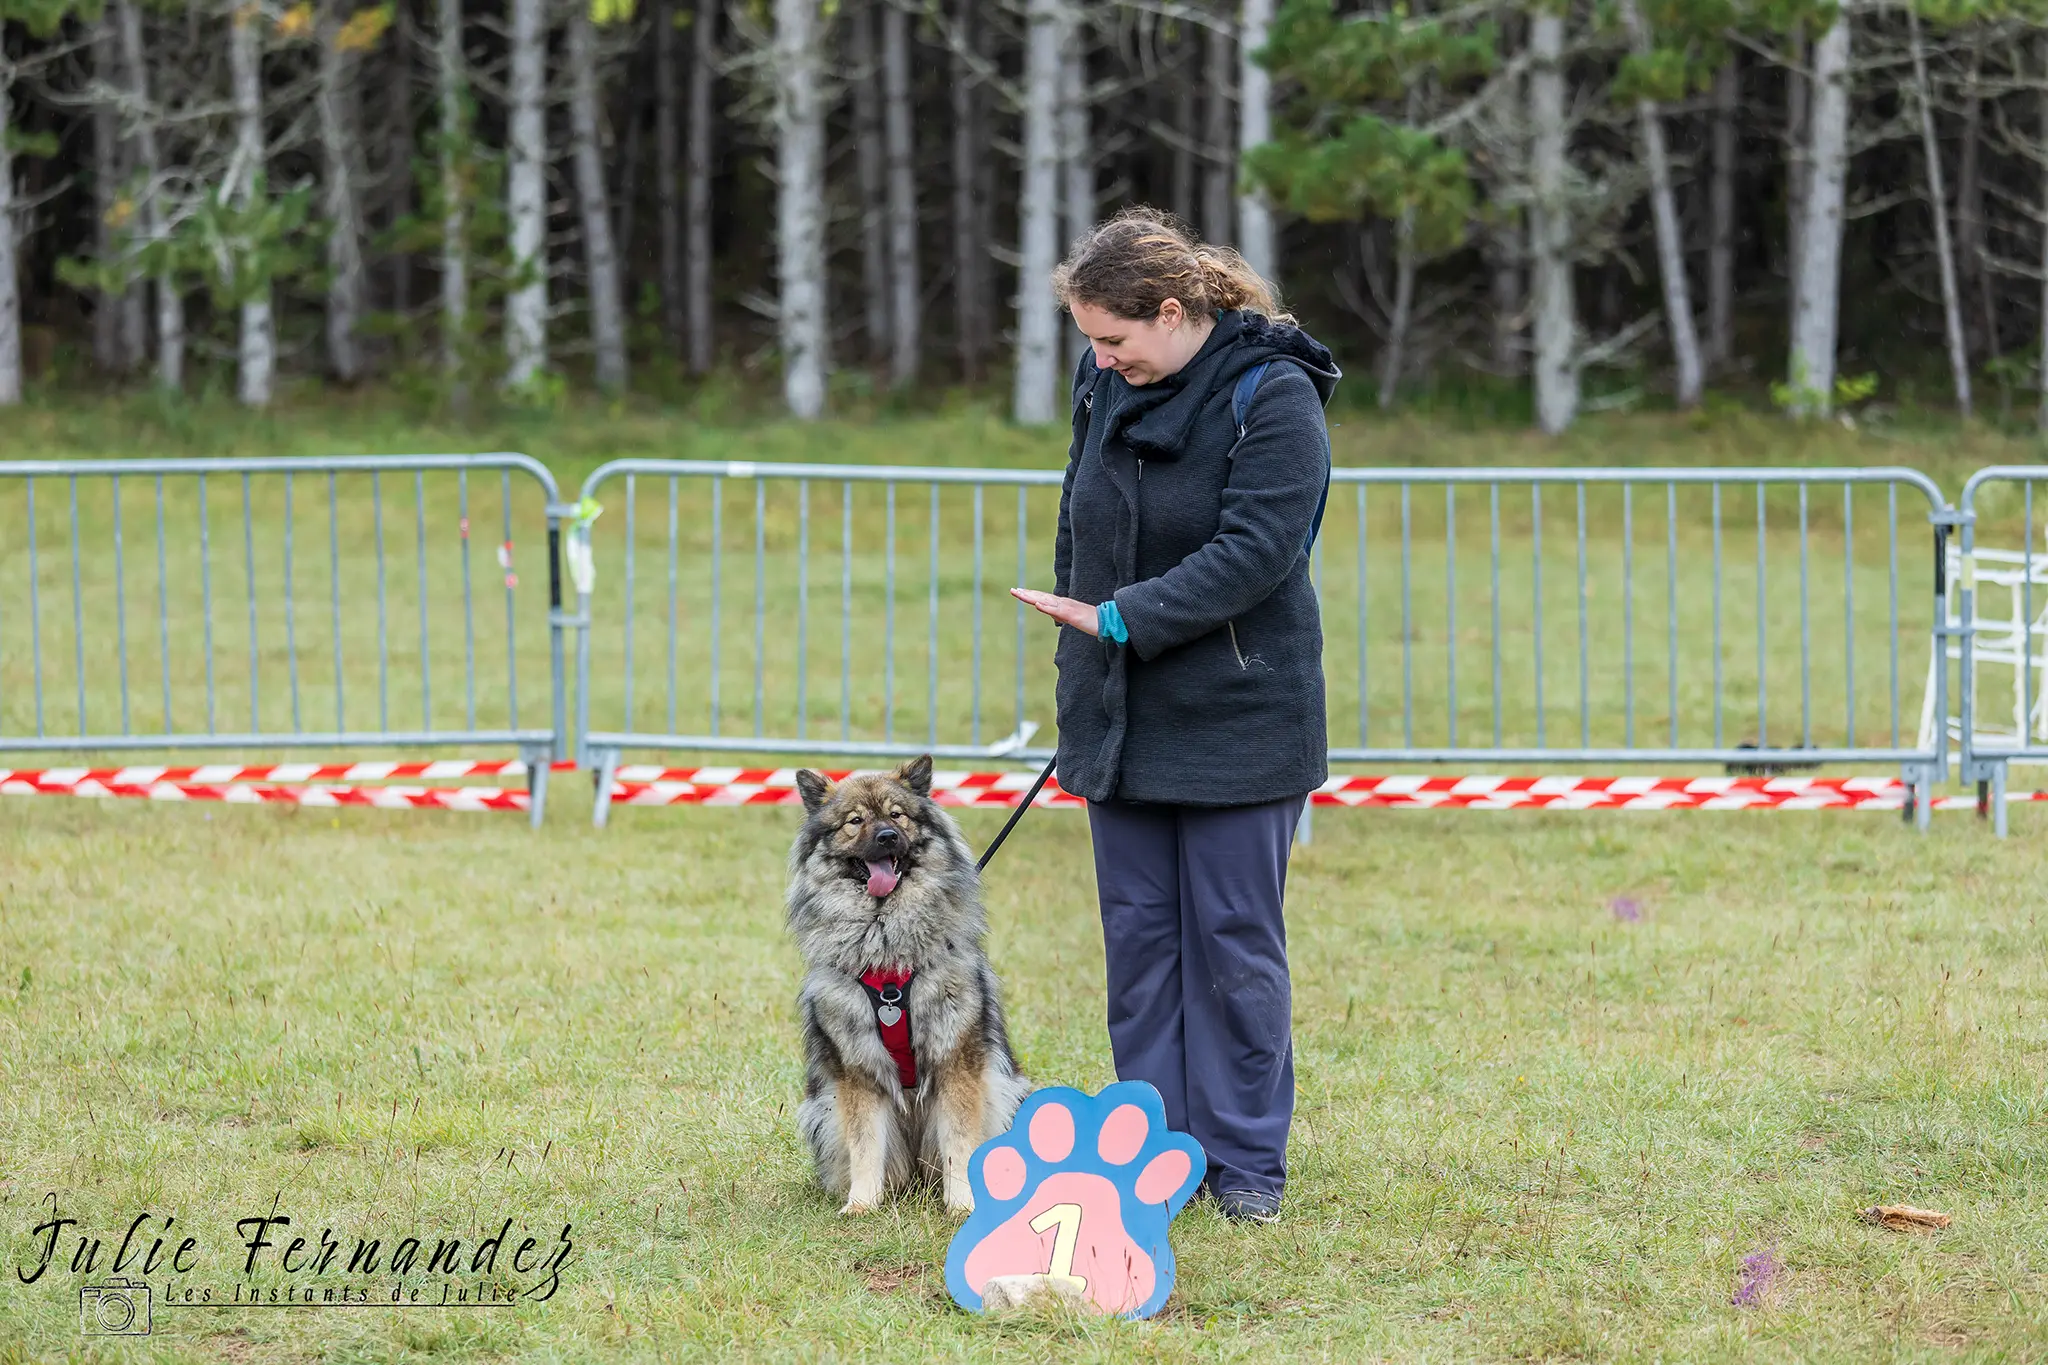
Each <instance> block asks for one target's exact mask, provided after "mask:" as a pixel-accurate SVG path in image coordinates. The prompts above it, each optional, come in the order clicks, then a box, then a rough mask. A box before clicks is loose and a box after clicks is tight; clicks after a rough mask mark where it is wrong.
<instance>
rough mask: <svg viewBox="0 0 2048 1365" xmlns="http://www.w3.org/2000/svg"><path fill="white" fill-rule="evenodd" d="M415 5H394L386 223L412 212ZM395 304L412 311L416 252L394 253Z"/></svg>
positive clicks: (358, 89)
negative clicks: (413, 259) (413, 9)
mask: <svg viewBox="0 0 2048 1365" xmlns="http://www.w3.org/2000/svg"><path fill="white" fill-rule="evenodd" d="M412 25H413V16H412V6H411V5H410V4H399V5H395V6H393V9H392V18H391V57H390V70H391V73H392V82H391V117H390V119H389V121H388V123H387V124H386V132H385V145H386V152H385V171H384V174H385V176H386V177H387V187H386V193H387V194H388V196H389V198H388V199H387V201H386V204H385V223H386V225H387V226H393V225H396V224H397V223H398V221H399V220H400V219H402V218H404V217H406V216H407V215H409V214H410V213H411V212H412V207H413V203H412V195H413V174H412V154H413V140H414V138H415V136H416V135H417V133H418V126H419V125H418V117H417V115H416V114H415V113H414V112H413V63H414V62H415V61H416V60H417V58H416V57H415V56H414V51H413V45H414V43H415V41H416V38H415V34H414V30H413V26H412ZM361 88H362V87H361V82H360V81H358V82H357V83H356V86H355V90H356V94H357V98H356V99H355V100H353V101H351V106H352V108H351V112H352V113H354V112H355V111H357V110H359V109H360V105H361ZM390 259H391V307H392V310H393V311H394V312H396V313H397V314H398V315H399V316H400V317H406V316H407V315H409V314H410V313H411V312H412V253H411V252H410V251H404V250H400V251H394V252H393V253H392V254H391V258H390Z"/></svg>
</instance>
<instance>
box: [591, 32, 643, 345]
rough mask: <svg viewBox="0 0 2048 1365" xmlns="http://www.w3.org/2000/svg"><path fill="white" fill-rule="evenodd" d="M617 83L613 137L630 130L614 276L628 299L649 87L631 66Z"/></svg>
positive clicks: (623, 153) (622, 151)
mask: <svg viewBox="0 0 2048 1365" xmlns="http://www.w3.org/2000/svg"><path fill="white" fill-rule="evenodd" d="M636 56H637V54H629V55H628V58H627V66H628V68H630V67H631V66H632V65H633V64H634V58H635V57H636ZM617 84H618V85H619V86H620V87H621V88H620V90H619V96H620V100H619V118H618V120H616V121H614V122H613V124H612V128H613V133H612V136H613V137H614V138H616V137H617V136H618V132H617V129H618V128H619V127H620V126H622V125H623V126H624V128H625V130H626V136H625V140H624V143H623V145H622V146H621V147H620V148H619V198H618V209H617V212H616V213H614V214H613V219H614V226H613V229H612V242H613V244H614V245H613V248H612V259H613V260H614V261H615V262H616V268H615V269H614V270H613V272H612V274H613V278H615V279H617V280H618V281H619V290H620V297H621V298H622V299H624V293H625V287H626V281H627V280H628V279H629V278H630V277H631V275H632V265H633V231H634V228H635V227H637V226H638V220H639V217H640V215H639V213H638V212H637V210H638V208H639V206H640V151H641V148H640V142H641V136H640V125H641V124H642V123H643V122H644V120H643V119H642V118H641V117H640V96H641V93H642V92H643V90H644V89H645V87H644V86H642V85H640V84H639V82H638V81H636V80H635V79H634V77H633V74H632V73H631V71H630V69H629V71H628V72H627V74H625V75H623V76H621V77H620V78H619V80H618V82H617ZM598 108H599V109H600V110H602V109H603V108H604V106H603V104H602V103H600V104H599V105H598ZM597 164H598V166H599V167H600V168H602V167H603V165H604V139H603V137H602V135H601V129H600V136H599V139H598V163H597ZM607 198H609V196H607ZM625 302H626V304H627V306H628V307H630V306H631V301H630V300H625Z"/></svg>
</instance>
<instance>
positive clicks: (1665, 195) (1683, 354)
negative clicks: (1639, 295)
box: [1620, 0, 1704, 408]
mask: <svg viewBox="0 0 2048 1365" xmlns="http://www.w3.org/2000/svg"><path fill="white" fill-rule="evenodd" d="M1620 5H1621V19H1622V23H1623V25H1624V26H1625V27H1626V28H1627V29H1628V32H1629V42H1630V44H1631V45H1632V46H1633V47H1634V48H1635V50H1636V52H1637V53H1638V54H1639V55H1644V56H1647V55H1648V54H1649V52H1650V32H1649V28H1648V26H1647V25H1646V24H1644V22H1643V16H1642V13H1641V11H1640V10H1639V9H1638V8H1637V7H1636V0H1620ZM1636 125H1637V130H1638V132H1639V133H1640V134H1641V136H1642V139H1643V163H1644V165H1645V166H1646V167H1647V168H1648V170H1649V172H1650V217H1651V220H1652V222H1653V223H1654V225H1655V228H1656V237H1657V273H1658V275H1659V276H1660V277H1661V279H1662V282H1663V285H1664V330H1665V333H1666V334H1667V335H1668V336H1670V338H1671V356H1672V360H1673V361H1674V362H1675V364H1676V368H1677V371H1678V393H1677V397H1678V406H1679V407H1681V408H1693V407H1698V406H1699V401H1700V390H1701V386H1702V384H1703V383H1704V378H1703V370H1702V366H1701V364H1700V338H1699V330H1698V328H1697V327H1696V326H1695V324H1694V322H1693V316H1692V289H1691V287H1690V286H1689V285H1688V283H1687V281H1686V278H1685V230H1684V228H1683V227H1682V226H1681V225H1680V224H1679V221H1678V202H1677V200H1676V199H1675V198H1674V197H1673V196H1672V193H1671V158H1670V156H1669V155H1668V154H1667V153H1666V151H1665V149H1664V121H1663V115H1662V114H1660V113H1659V112H1658V109H1657V105H1656V102H1655V101H1654V100H1648V99H1641V100H1637V101H1636Z"/></svg>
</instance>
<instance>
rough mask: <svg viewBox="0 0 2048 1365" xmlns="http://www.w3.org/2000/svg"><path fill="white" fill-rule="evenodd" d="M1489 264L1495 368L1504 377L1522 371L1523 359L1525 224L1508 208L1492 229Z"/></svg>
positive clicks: (1523, 366)
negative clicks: (1523, 255)
mask: <svg viewBox="0 0 2048 1365" xmlns="http://www.w3.org/2000/svg"><path fill="white" fill-rule="evenodd" d="M1487 255H1488V261H1489V266H1490V279H1489V282H1488V284H1489V288H1488V293H1489V296H1490V298H1489V301H1490V303H1491V305H1492V308H1493V327H1492V333H1491V336H1492V342H1493V369H1494V373H1496V374H1498V375H1502V376H1509V375H1517V374H1521V373H1523V372H1524V371H1525V370H1526V369H1527V366H1526V364H1525V363H1524V361H1523V358H1522V348H1521V342H1520V337H1521V332H1522V224H1521V215H1520V214H1519V213H1518V212H1516V211H1515V210H1513V209H1510V210H1508V212H1507V213H1506V215H1505V216H1504V217H1503V219H1502V221H1501V223H1500V225H1499V226H1498V227H1496V228H1495V229H1494V230H1493V233H1492V244H1491V246H1490V248H1489V250H1488V252H1487Z"/></svg>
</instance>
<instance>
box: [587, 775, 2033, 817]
mask: <svg viewBox="0 0 2048 1365" xmlns="http://www.w3.org/2000/svg"><path fill="white" fill-rule="evenodd" d="M846 775H847V774H846V773H844V772H831V773H827V774H826V776H828V777H831V778H833V779H835V780H836V779H839V778H842V777H845V776H846ZM616 778H617V782H616V785H615V786H614V788H613V801H614V803H615V804H619V805H629V806H682V805H705V806H785V805H795V804H798V803H800V802H801V800H802V798H801V797H800V796H799V795H798V793H797V791H796V769H794V768H731V767H720V768H659V767H653V766H631V765H629V766H622V767H621V768H620V769H619V770H618V772H617V774H616ZM1032 779H1033V775H1032V774H1031V773H961V772H937V773H933V774H932V797H933V799H934V800H936V801H937V802H938V803H939V804H940V805H944V806H1015V805H1016V804H1017V802H1018V801H1019V800H1020V799H1022V796H1023V793H1024V792H1025V791H1027V790H1029V789H1030V786H1031V782H1032ZM1909 797H1910V789H1909V788H1908V787H1907V786H1906V784H1905V783H1903V782H1901V781H1899V780H1898V779H1897V778H1892V777H1846V778H1845V777H1451V776H1443V777H1434V776H1410V777H1333V778H1331V779H1330V780H1329V781H1328V782H1326V783H1324V784H1323V786H1322V787H1321V788H1320V789H1319V790H1318V791H1317V792H1316V793H1315V804H1317V805H1319V806H1370V807H1377V808H1391V809H1416V810H1421V809H1432V808H1437V807H1449V808H1454V809H1467V810H1688V809H1690V810H1826V809H1837V810H1840V809H1847V810H1898V809H1900V808H1901V807H1902V806H1904V805H1905V804H1906V802H1907V800H1908V799H1909ZM2008 799H2009V800H2013V801H2048V792H2012V793H2009V794H2008ZM1033 804H1034V805H1039V806H1047V807H1077V806H1083V805H1086V804H1087V803H1086V802H1085V801H1084V800H1082V798H1080V797H1078V796H1074V795H1072V794H1071V793H1068V792H1064V791H1061V790H1060V787H1059V782H1058V779H1056V778H1055V779H1054V780H1052V781H1050V782H1048V783H1047V784H1046V787H1045V790H1044V791H1043V792H1041V793H1040V794H1039V796H1038V799H1037V801H1035V802H1034V803H1033ZM1934 805H1935V808H1936V809H1940V810H1967V809H1973V808H1974V807H1975V806H1976V799H1975V798H1974V797H1970V796H1943V797H1937V798H1936V799H1935V802H1934Z"/></svg>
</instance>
